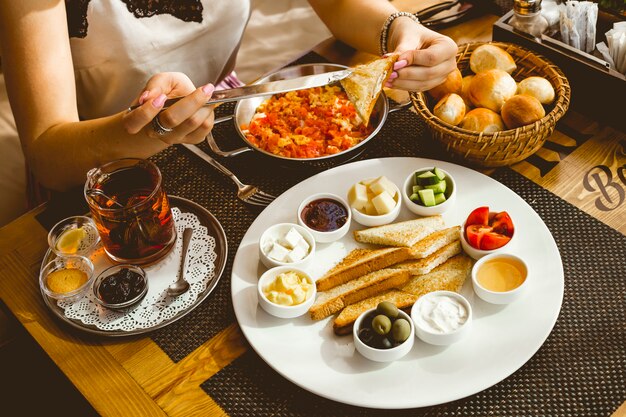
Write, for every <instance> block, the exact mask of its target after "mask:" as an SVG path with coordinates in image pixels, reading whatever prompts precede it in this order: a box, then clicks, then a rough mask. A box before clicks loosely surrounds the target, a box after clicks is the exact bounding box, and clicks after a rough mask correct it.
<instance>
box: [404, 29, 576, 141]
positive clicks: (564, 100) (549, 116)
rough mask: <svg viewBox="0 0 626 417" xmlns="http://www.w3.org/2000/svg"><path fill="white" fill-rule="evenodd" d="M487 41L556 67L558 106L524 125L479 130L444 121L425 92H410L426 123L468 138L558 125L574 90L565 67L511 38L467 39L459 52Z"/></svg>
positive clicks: (552, 68) (508, 134)
mask: <svg viewBox="0 0 626 417" xmlns="http://www.w3.org/2000/svg"><path fill="white" fill-rule="evenodd" d="M486 44H490V45H495V46H500V47H503V49H509V48H514V49H517V50H519V51H522V52H523V53H525V54H527V55H531V56H533V57H534V58H535V59H537V60H539V61H542V63H543V66H542V67H543V68H545V70H546V71H548V72H549V71H553V74H551V76H550V78H552V76H554V77H556V78H558V79H559V80H560V84H559V85H557V86H554V87H555V89H554V90H555V97H556V100H555V101H554V107H553V108H552V110H551V111H550V112H549V113H546V115H545V116H544V117H543V118H541V119H539V120H537V121H536V122H534V123H532V124H529V125H525V126H521V127H518V128H515V129H506V130H501V131H498V132H493V133H484V132H476V131H473V130H467V129H462V128H460V127H458V126H453V125H451V124H448V123H445V122H444V121H442V120H441V119H439V118H438V117H437V116H435V115H434V114H433V113H432V112H431V110H430V109H429V108H428V105H427V104H426V97H425V93H423V92H411V93H410V94H409V95H410V97H411V101H412V102H413V106H414V107H415V110H416V111H417V112H418V114H421V115H422V116H423V118H424V119H425V121H426V123H427V124H429V125H430V127H431V128H433V129H437V130H439V131H447V132H448V133H449V134H451V135H454V136H459V135H463V136H466V138H467V137H473V138H475V139H483V138H485V139H492V140H496V139H497V138H502V137H505V138H506V137H511V136H513V137H519V136H520V135H524V136H527V135H532V134H534V133H535V132H537V131H538V130H539V129H540V127H541V125H543V124H549V125H556V122H557V121H558V120H559V119H560V118H561V117H562V116H563V115H564V114H565V112H566V111H567V109H568V107H569V101H570V94H571V90H570V85H569V82H568V80H567V78H566V77H565V74H564V73H563V71H561V69H560V68H559V67H557V66H556V65H555V64H553V63H552V62H551V61H550V60H548V59H547V58H545V57H543V56H542V55H540V54H537V53H535V52H533V51H531V50H529V49H527V48H524V47H523V46H520V45H517V44H513V43H507V42H498V41H490V42H468V43H464V44H461V45H459V46H458V52H457V56H459V55H461V56H462V55H463V54H465V53H467V52H468V51H470V50H473V49H475V48H477V47H478V46H481V45H486ZM516 55H517V54H516Z"/></svg>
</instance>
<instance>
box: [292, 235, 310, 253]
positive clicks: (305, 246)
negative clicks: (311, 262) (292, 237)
mask: <svg viewBox="0 0 626 417" xmlns="http://www.w3.org/2000/svg"><path fill="white" fill-rule="evenodd" d="M295 248H302V250H304V252H305V253H307V254H308V253H309V250H310V249H311V246H310V245H309V242H307V241H306V239H305V238H302V239H300V240H299V241H298V244H297V245H296V247H295ZM295 248H294V249H295Z"/></svg>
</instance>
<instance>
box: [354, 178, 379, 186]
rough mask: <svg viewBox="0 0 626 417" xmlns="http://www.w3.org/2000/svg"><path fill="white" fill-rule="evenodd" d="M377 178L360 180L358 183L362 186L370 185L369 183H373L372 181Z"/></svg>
mask: <svg viewBox="0 0 626 417" xmlns="http://www.w3.org/2000/svg"><path fill="white" fill-rule="evenodd" d="M377 179H378V178H368V179H366V180H361V181H359V182H360V183H361V184H363V185H366V186H367V185H370V184H371V183H373V182H374V181H376V180H377Z"/></svg>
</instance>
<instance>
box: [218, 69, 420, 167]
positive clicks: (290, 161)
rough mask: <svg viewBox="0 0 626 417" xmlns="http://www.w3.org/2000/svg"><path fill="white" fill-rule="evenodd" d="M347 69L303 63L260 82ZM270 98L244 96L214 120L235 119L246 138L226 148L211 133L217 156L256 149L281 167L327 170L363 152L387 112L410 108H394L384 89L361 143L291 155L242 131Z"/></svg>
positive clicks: (275, 73)
mask: <svg viewBox="0 0 626 417" xmlns="http://www.w3.org/2000/svg"><path fill="white" fill-rule="evenodd" d="M345 68H347V67H346V66H343V65H338V64H327V63H324V64H303V65H296V66H292V67H287V68H283V69H280V70H278V71H276V72H274V73H272V74H269V75H267V76H266V77H263V78H261V79H260V80H258V81H257V83H263V82H269V81H278V80H286V79H291V78H295V77H302V76H305V75H313V74H321V73H325V72H329V71H338V70H341V69H345ZM265 100H267V97H253V98H248V99H243V100H240V101H239V102H237V105H236V106H235V111H234V114H232V115H229V116H226V117H221V118H219V119H216V120H215V122H214V123H215V125H217V124H219V123H223V122H226V121H229V120H234V124H235V129H236V130H237V133H238V134H239V137H240V138H241V140H243V141H244V143H245V145H246V146H244V147H241V148H238V149H234V150H232V151H223V150H221V149H220V148H219V146H218V144H217V142H216V141H215V138H214V137H213V135H212V134H209V135H208V136H207V142H208V144H209V147H210V148H211V150H212V151H213V152H215V153H216V154H217V155H220V156H224V157H232V156H236V155H239V154H242V153H244V152H254V153H256V154H258V155H259V157H262V158H267V159H269V160H271V161H274V162H276V163H279V164H280V165H282V166H286V167H293V168H303V167H306V168H312V169H327V168H330V167H333V166H336V165H340V164H342V163H345V162H348V161H350V160H352V159H354V158H356V157H357V156H358V155H360V154H361V153H362V152H363V151H364V150H365V147H366V146H367V144H368V143H369V142H370V141H371V140H372V139H373V138H374V137H375V136H376V134H377V133H378V132H379V131H380V129H381V128H382V127H383V124H384V123H385V120H386V119H387V114H389V113H392V112H394V111H397V110H400V109H402V108H404V107H407V106H408V105H409V104H410V102H409V103H403V104H398V105H395V106H394V107H390V105H389V101H388V99H387V96H386V95H385V93H384V92H382V93H381V94H380V96H379V97H378V100H377V101H376V104H375V105H374V111H373V112H372V117H371V118H370V125H372V126H373V128H374V129H373V131H372V133H370V135H369V136H368V137H366V138H365V139H363V140H362V141H361V142H359V143H358V144H356V145H355V146H353V147H351V148H349V149H346V150H344V151H342V152H339V153H336V154H334V155H327V156H320V157H317V158H289V157H285V156H281V155H275V154H273V153H271V152H267V151H264V150H262V149H260V148H258V147H256V146H255V145H253V144H251V143H250V142H249V141H248V140H247V138H246V135H245V134H244V133H243V130H242V129H241V126H242V125H248V124H249V123H250V121H251V120H252V116H254V113H255V112H256V109H257V108H258V107H259V106H260V105H261V103H263V101H265Z"/></svg>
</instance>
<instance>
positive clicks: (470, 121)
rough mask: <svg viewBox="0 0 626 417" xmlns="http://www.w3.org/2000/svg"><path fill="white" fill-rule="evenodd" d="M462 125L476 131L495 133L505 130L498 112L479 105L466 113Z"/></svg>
mask: <svg viewBox="0 0 626 417" xmlns="http://www.w3.org/2000/svg"><path fill="white" fill-rule="evenodd" d="M460 127H461V128H463V129H467V130H473V131H475V132H484V133H494V132H497V131H499V130H504V123H502V119H501V118H500V115H499V114H498V113H496V112H494V111H493V110H489V109H485V108H482V107H479V108H477V109H474V110H472V111H470V112H468V113H467V114H466V115H465V117H464V118H463V120H462V121H461V126H460Z"/></svg>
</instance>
